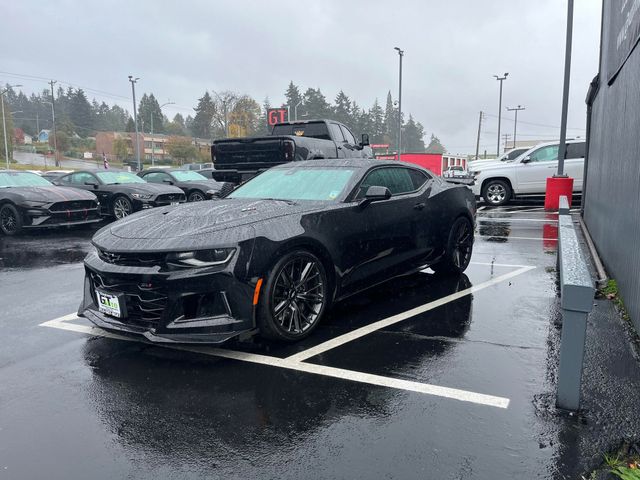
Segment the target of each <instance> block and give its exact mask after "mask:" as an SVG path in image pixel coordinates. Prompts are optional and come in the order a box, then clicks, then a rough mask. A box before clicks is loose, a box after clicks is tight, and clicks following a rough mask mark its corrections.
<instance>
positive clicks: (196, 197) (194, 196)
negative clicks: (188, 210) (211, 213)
mask: <svg viewBox="0 0 640 480" xmlns="http://www.w3.org/2000/svg"><path fill="white" fill-rule="evenodd" d="M205 199H206V197H205V195H204V193H202V192H201V191H200V190H194V191H193V192H191V193H190V194H189V196H188V197H187V202H202V201H203V200H205Z"/></svg>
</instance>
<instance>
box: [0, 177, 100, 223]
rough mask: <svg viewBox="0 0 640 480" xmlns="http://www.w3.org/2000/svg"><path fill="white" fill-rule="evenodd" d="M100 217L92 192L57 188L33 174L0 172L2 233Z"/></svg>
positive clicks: (83, 221) (0, 221)
mask: <svg viewBox="0 0 640 480" xmlns="http://www.w3.org/2000/svg"><path fill="white" fill-rule="evenodd" d="M100 220H101V218H100V214H99V212H98V199H97V198H96V196H95V195H94V194H93V193H90V192H85V191H83V190H78V189H75V188H62V187H56V186H55V185H53V184H51V182H49V181H48V180H46V179H44V178H42V177H41V176H39V175H36V174H35V173H29V172H20V171H15V170H1V171H0V230H1V231H2V233H4V234H5V235H15V234H17V233H20V232H21V231H22V230H23V229H29V228H42V227H56V226H62V225H81V224H88V223H95V222H99V221H100Z"/></svg>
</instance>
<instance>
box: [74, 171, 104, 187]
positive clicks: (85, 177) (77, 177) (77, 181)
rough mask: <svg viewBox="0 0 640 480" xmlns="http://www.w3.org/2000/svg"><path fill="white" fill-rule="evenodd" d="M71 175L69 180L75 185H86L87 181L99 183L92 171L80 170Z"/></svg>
mask: <svg viewBox="0 0 640 480" xmlns="http://www.w3.org/2000/svg"><path fill="white" fill-rule="evenodd" d="M69 177H71V178H70V179H69ZM69 177H67V179H68V180H67V182H69V183H72V184H73V185H84V184H85V183H86V182H91V183H98V181H97V180H96V179H95V177H94V176H93V175H91V174H90V173H84V172H78V173H73V174H71V175H70V176H69Z"/></svg>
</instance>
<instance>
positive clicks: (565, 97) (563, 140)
mask: <svg viewBox="0 0 640 480" xmlns="http://www.w3.org/2000/svg"><path fill="white" fill-rule="evenodd" d="M572 37H573V0H569V5H568V11H567V42H566V48H565V53H564V86H563V88H562V118H561V120H560V147H559V148H558V173H557V175H556V176H557V177H565V176H566V175H565V173H564V157H565V156H566V154H567V110H568V107H569V81H570V78H571V40H572Z"/></svg>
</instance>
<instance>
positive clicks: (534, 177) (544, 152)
mask: <svg viewBox="0 0 640 480" xmlns="http://www.w3.org/2000/svg"><path fill="white" fill-rule="evenodd" d="M558 147H559V145H558V144H555V145H545V146H543V147H540V148H538V149H537V150H534V151H533V152H531V153H530V154H529V155H527V156H526V157H524V158H523V159H522V160H521V161H520V163H519V164H518V165H517V168H516V179H517V187H516V189H515V190H516V193H519V194H522V193H524V194H527V193H529V194H532V193H539V194H542V193H544V192H545V190H546V188H547V187H546V186H547V178H548V177H551V176H553V174H554V173H555V172H556V170H557V168H558Z"/></svg>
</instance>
